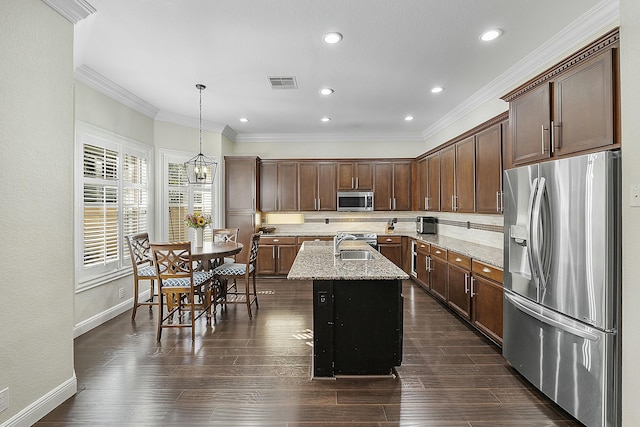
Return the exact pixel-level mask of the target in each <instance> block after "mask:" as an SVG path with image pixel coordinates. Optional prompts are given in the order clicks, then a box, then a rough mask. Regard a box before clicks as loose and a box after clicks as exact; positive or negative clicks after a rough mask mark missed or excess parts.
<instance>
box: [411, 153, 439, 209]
mask: <svg viewBox="0 0 640 427" xmlns="http://www.w3.org/2000/svg"><path fill="white" fill-rule="evenodd" d="M415 172H416V176H415V177H414V180H413V188H412V194H413V197H414V200H415V205H416V209H417V210H419V211H439V210H440V153H439V152H436V153H433V154H431V155H429V156H427V157H424V158H422V159H420V160H418V162H417V163H416V169H415Z"/></svg>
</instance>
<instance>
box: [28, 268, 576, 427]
mask: <svg viewBox="0 0 640 427" xmlns="http://www.w3.org/2000/svg"><path fill="white" fill-rule="evenodd" d="M311 289H312V285H311V282H294V281H287V280H276V279H259V281H258V291H259V292H260V294H259V302H260V309H259V310H258V311H257V312H254V316H253V320H249V318H248V316H247V311H246V309H245V307H244V306H242V305H239V306H229V308H228V310H227V311H226V312H224V313H222V315H220V314H218V323H217V324H216V325H214V326H213V327H211V328H207V327H206V321H205V319H204V318H201V319H200V320H201V321H200V322H199V323H198V326H197V330H196V341H195V343H193V344H192V342H191V333H190V331H189V329H184V330H165V331H163V334H162V342H161V343H157V342H156V338H155V337H156V328H155V320H156V318H155V315H154V314H155V313H153V314H152V313H150V312H149V311H148V310H147V309H146V308H145V309H140V310H139V311H138V315H137V318H136V320H135V322H132V321H131V319H130V315H131V312H130V311H129V312H127V313H124V314H122V315H120V316H118V317H116V318H115V319H113V320H111V321H109V322H107V323H105V324H104V325H101V326H100V327H98V328H95V329H94V330H92V331H90V332H88V333H86V334H84V335H82V336H80V337H78V338H77V339H76V340H75V369H76V375H77V377H78V393H77V394H76V395H75V396H74V397H72V398H70V399H69V400H67V401H66V402H65V403H64V404H63V405H61V406H59V407H58V408H56V409H55V410H54V411H52V412H51V413H50V414H48V415H47V416H46V417H45V418H43V419H42V420H41V421H40V422H38V423H37V424H36V426H42V427H51V426H77V425H86V426H94V427H99V426H203V425H218V426H269V427H271V426H273V427H276V426H277V427H311V426H313V427H321V426H356V427H360V426H443V427H444V426H460V427H463V426H464V427H470V426H473V427H476V426H478V427H480V426H483V427H489V426H490V427H501V426H503V427H506V426H519V427H533V426H535V427H542V426H579V425H580V424H579V423H578V422H576V421H575V420H573V419H572V418H571V417H570V416H568V415H567V414H566V413H564V412H563V411H562V410H561V409H560V408H559V407H558V406H556V405H555V404H553V403H552V402H551V401H549V400H548V399H546V398H545V397H544V396H543V395H542V394H541V393H539V392H538V391H537V390H535V389H533V388H531V386H530V385H529V384H528V383H527V382H526V381H525V380H524V379H522V378H521V377H520V376H519V375H518V374H517V373H516V372H515V371H514V370H513V369H512V368H511V367H509V366H508V365H507V363H506V362H505V360H504V359H503V358H502V356H501V354H500V349H499V348H498V347H496V346H495V345H493V344H492V343H491V342H490V341H489V340H487V339H486V338H485V337H484V336H482V335H481V334H479V333H477V332H475V331H474V330H472V329H471V328H470V327H469V326H467V325H466V324H465V323H464V322H462V321H461V320H460V319H458V318H457V317H456V316H455V315H453V314H452V313H451V312H450V311H449V310H447V309H446V308H445V307H443V306H442V305H441V304H440V303H438V302H437V301H435V300H434V299H433V298H432V297H431V296H429V295H428V294H426V293H425V292H424V291H423V290H422V289H420V288H419V287H418V286H416V285H414V284H413V283H412V282H410V281H405V283H404V285H403V293H404V355H403V361H402V366H400V367H399V368H398V370H397V371H398V374H399V378H398V379H393V378H379V377H378V378H355V379H353V378H339V379H337V380H326V379H324V380H318V379H316V380H311V379H310V369H311V355H312V348H311V342H312V339H311V333H312V332H311V327H312V307H311V302H312V294H311Z"/></svg>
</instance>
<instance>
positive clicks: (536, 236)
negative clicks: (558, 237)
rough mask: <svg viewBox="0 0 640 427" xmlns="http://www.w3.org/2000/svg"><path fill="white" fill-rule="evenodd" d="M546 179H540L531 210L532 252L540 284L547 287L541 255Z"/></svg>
mask: <svg viewBox="0 0 640 427" xmlns="http://www.w3.org/2000/svg"><path fill="white" fill-rule="evenodd" d="M544 185H545V179H544V178H540V179H539V180H538V191H537V192H536V197H535V201H534V202H533V209H532V212H531V228H530V230H531V245H532V246H533V248H531V252H532V253H533V257H534V260H535V266H536V269H537V271H536V273H537V274H536V276H537V277H538V280H539V281H540V284H542V287H543V288H544V287H546V285H547V283H546V281H547V280H546V275H545V273H544V265H543V264H542V255H541V251H542V245H541V244H540V234H541V233H543V234H544V227H543V225H542V224H541V222H540V215H541V210H542V199H543V197H544V192H545V186H544ZM542 238H543V239H544V238H545V236H544V235H543V236H542Z"/></svg>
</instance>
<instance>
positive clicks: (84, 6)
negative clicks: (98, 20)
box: [42, 0, 96, 24]
mask: <svg viewBox="0 0 640 427" xmlns="http://www.w3.org/2000/svg"><path fill="white" fill-rule="evenodd" d="M42 2H43V3H45V4H46V5H48V6H49V7H51V8H52V9H53V10H55V11H56V12H58V13H59V14H60V15H62V16H64V17H65V18H66V19H67V20H68V21H69V22H71V23H72V24H77V23H78V22H80V21H82V20H83V19H84V18H86V17H87V16H89V15H92V14H94V13H96V9H95V8H94V7H93V6H91V5H90V4H89V3H88V2H86V1H85V0H42Z"/></svg>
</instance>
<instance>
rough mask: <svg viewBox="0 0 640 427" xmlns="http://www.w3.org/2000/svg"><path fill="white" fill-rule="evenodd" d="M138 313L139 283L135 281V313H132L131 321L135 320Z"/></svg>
mask: <svg viewBox="0 0 640 427" xmlns="http://www.w3.org/2000/svg"><path fill="white" fill-rule="evenodd" d="M136 311H138V281H137V280H135V279H134V280H133V311H132V312H131V320H135V318H136Z"/></svg>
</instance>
